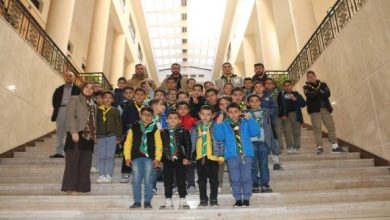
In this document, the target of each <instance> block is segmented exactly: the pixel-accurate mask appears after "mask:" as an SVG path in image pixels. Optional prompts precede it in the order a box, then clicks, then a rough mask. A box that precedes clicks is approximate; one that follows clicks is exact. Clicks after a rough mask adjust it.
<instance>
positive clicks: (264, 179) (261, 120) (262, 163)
mask: <svg viewBox="0 0 390 220" xmlns="http://www.w3.org/2000/svg"><path fill="white" fill-rule="evenodd" d="M247 102H248V107H249V110H248V113H249V114H250V116H251V117H252V118H254V119H255V120H256V122H257V123H258V125H259V126H260V128H261V132H260V134H259V135H258V136H257V137H251V142H252V147H253V151H254V154H255V156H254V158H253V161H252V192H253V193H258V192H262V193H266V192H272V189H271V187H270V186H269V179H270V177H269V168H268V154H269V149H270V148H271V146H272V145H275V144H276V140H275V139H274V136H273V132H272V125H271V119H270V117H269V115H268V109H265V108H260V105H261V99H260V97H259V96H258V95H255V94H252V95H250V96H248V98H247ZM259 171H260V180H259V179H258V176H257V174H258V172H259Z"/></svg>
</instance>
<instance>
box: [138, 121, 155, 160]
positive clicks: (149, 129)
mask: <svg viewBox="0 0 390 220" xmlns="http://www.w3.org/2000/svg"><path fill="white" fill-rule="evenodd" d="M139 124H140V127H141V132H142V137H141V146H140V151H141V153H143V154H144V155H145V156H146V157H149V154H148V138H147V135H148V133H150V132H152V131H153V130H154V123H153V122H152V123H150V124H148V125H146V127H145V125H144V123H143V122H140V123H139Z"/></svg>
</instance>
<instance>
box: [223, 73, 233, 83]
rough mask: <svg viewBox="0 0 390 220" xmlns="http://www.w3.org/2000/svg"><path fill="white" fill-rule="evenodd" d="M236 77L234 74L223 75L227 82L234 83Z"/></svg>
mask: <svg viewBox="0 0 390 220" xmlns="http://www.w3.org/2000/svg"><path fill="white" fill-rule="evenodd" d="M234 77H236V75H234V74H231V75H230V76H227V75H222V78H225V83H232V84H233V82H232V79H233V78H234Z"/></svg>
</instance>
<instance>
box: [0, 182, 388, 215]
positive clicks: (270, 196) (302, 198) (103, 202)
mask: <svg viewBox="0 0 390 220" xmlns="http://www.w3.org/2000/svg"><path fill="white" fill-rule="evenodd" d="M389 189H390V187H388V188H379V187H378V188H363V189H347V190H331V191H318V192H311V193H306V192H304V193H302V192H298V193H267V194H261V193H260V194H253V195H252V197H251V205H252V206H254V207H267V206H280V205H282V206H283V205H298V204H299V205H304V204H328V203H337V202H345V203H347V202H365V201H389V200H390V190H389ZM178 199H179V198H178V196H177V195H175V196H174V197H173V201H174V203H175V204H174V205H175V207H177V205H178V204H177V203H178ZM164 201H165V197H164V196H163V195H157V196H154V197H153V200H152V205H153V206H154V207H155V209H158V206H159V205H161V204H163V203H164ZM218 201H219V205H220V206H221V207H229V206H231V205H232V204H233V203H234V199H233V197H232V195H230V194H222V195H221V194H220V195H218ZM132 202H133V199H132V196H126V195H104V196H94V195H82V196H67V195H61V196H24V195H23V196H0V210H4V209H8V210H18V209H20V210H21V209H23V210H46V209H48V208H53V209H57V210H66V209H80V210H88V209H95V208H96V207H100V208H102V209H120V208H122V209H126V208H127V207H129V205H130V204H132ZM187 202H188V203H189V205H190V206H191V208H196V207H197V205H198V204H199V196H198V195H188V196H187Z"/></svg>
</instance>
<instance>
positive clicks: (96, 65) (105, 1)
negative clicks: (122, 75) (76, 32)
mask: <svg viewBox="0 0 390 220" xmlns="http://www.w3.org/2000/svg"><path fill="white" fill-rule="evenodd" d="M110 3H111V1H109V0H96V1H95V7H94V12H93V18H92V27H91V32H90V34H89V44H88V55H87V68H86V71H87V72H102V71H103V66H104V52H105V49H106V40H107V28H108V21H109V15H110Z"/></svg>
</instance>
